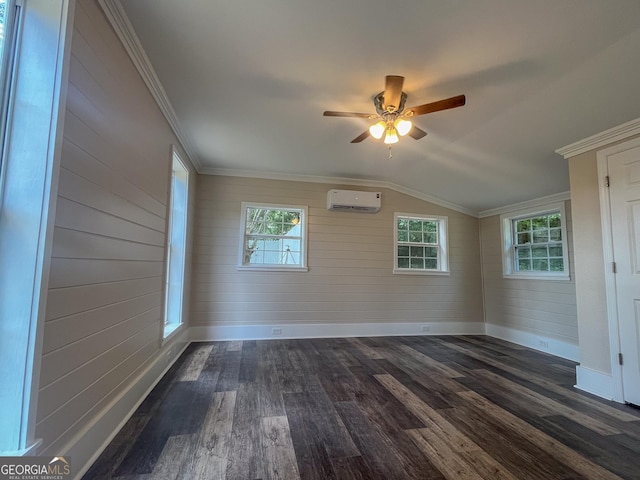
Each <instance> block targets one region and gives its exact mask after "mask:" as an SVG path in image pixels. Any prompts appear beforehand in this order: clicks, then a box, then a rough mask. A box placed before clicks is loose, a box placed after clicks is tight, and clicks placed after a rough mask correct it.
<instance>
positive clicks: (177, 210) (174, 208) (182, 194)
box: [163, 146, 189, 339]
mask: <svg viewBox="0 0 640 480" xmlns="http://www.w3.org/2000/svg"><path fill="white" fill-rule="evenodd" d="M168 212H169V213H168V221H167V223H168V225H167V227H168V228H167V250H166V265H167V267H166V274H165V297H164V298H165V300H164V328H163V338H164V339H167V337H169V335H171V334H172V333H174V332H175V331H176V330H177V329H178V328H179V327H180V326H181V325H182V324H183V319H182V315H183V310H184V306H183V304H184V281H185V264H186V253H187V252H186V249H187V225H188V215H189V169H188V168H187V166H186V165H185V163H184V161H183V160H182V158H180V155H179V154H178V152H177V151H176V149H175V147H173V146H172V148H171V181H170V192H169V209H168Z"/></svg>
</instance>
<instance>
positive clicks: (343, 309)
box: [191, 176, 483, 326]
mask: <svg viewBox="0 0 640 480" xmlns="http://www.w3.org/2000/svg"><path fill="white" fill-rule="evenodd" d="M331 188H346V189H349V188H350V187H349V186H340V185H324V184H313V183H302V182H288V181H279V180H262V179H251V178H241V177H221V176H202V177H200V178H199V188H198V192H197V202H196V209H195V216H196V231H195V236H194V263H193V275H192V280H193V285H194V288H193V290H192V297H191V298H192V302H191V320H192V325H198V326H206V325H233V324H256V325H258V324H262V325H264V324H287V323H301V324H306V323H352V322H356V323H357V322H363V323H364V322H395V321H398V322H424V321H429V322H438V321H449V322H450V321H454V322H456V321H459V322H481V321H482V319H483V317H482V296H481V282H480V261H479V245H478V238H479V233H478V220H477V219H475V218H472V217H469V216H467V215H464V214H461V213H459V212H454V211H451V210H447V209H445V208H443V207H440V206H437V205H432V204H429V203H427V202H424V201H422V200H418V199H415V198H413V197H409V196H407V195H403V194H400V193H398V192H394V191H391V190H383V191H382V209H381V210H380V212H379V213H377V214H358V213H345V212H330V211H328V210H327V209H326V194H327V191H328V190H329V189H331ZM352 188H353V187H352ZM354 189H356V190H358V189H360V190H361V189H362V188H360V187H355V188H354ZM370 190H371V189H370ZM242 201H249V202H265V203H274V204H288V205H304V206H307V207H308V211H309V218H308V220H309V223H308V227H309V228H308V252H309V256H308V266H309V271H308V272H305V273H290V272H249V271H238V269H237V265H238V248H239V234H240V203H241V202H242ZM394 212H406V213H416V214H430V215H446V216H448V217H449V228H448V230H449V250H450V258H449V262H450V268H451V275H450V276H423V275H394V274H393V273H392V270H393V254H394V252H393V250H394V246H393V214H394Z"/></svg>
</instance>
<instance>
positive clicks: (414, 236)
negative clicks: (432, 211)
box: [409, 232, 422, 243]
mask: <svg viewBox="0 0 640 480" xmlns="http://www.w3.org/2000/svg"><path fill="white" fill-rule="evenodd" d="M409 241H410V242H415V243H422V232H409Z"/></svg>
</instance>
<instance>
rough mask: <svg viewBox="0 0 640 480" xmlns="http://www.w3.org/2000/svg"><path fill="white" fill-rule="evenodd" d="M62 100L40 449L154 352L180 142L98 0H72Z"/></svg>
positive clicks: (59, 441) (84, 417) (87, 421)
mask: <svg viewBox="0 0 640 480" xmlns="http://www.w3.org/2000/svg"><path fill="white" fill-rule="evenodd" d="M66 109H67V111H66V121H65V127H64V138H63V144H62V159H61V168H60V175H59V187H58V202H57V209H56V217H55V229H54V235H53V246H52V254H51V255H52V257H51V273H50V281H49V295H48V303H47V312H46V315H45V325H44V338H43V356H42V366H41V371H40V392H39V399H38V414H37V424H36V436H37V437H38V438H42V439H43V445H42V448H41V450H40V453H42V454H48V453H51V454H59V453H60V452H61V451H63V449H65V448H68V446H69V445H70V444H72V442H73V441H74V440H73V439H74V437H76V436H77V435H78V434H80V433H82V432H83V431H84V430H85V429H86V428H87V427H88V426H89V425H91V424H92V423H93V422H95V420H96V418H97V417H96V416H97V415H99V414H100V413H101V410H103V409H104V408H105V407H106V406H107V405H109V403H110V402H111V401H112V400H114V399H115V398H116V397H118V395H119V394H121V393H123V392H124V391H125V389H127V388H128V387H129V386H130V382H131V381H132V379H133V378H135V377H136V376H137V375H138V374H139V373H140V372H142V371H143V370H144V368H145V367H146V365H147V364H148V362H150V361H152V360H154V359H155V358H156V356H157V355H158V354H159V349H160V339H161V335H162V329H163V323H164V321H163V320H164V319H163V313H162V312H163V308H162V307H163V300H162V297H163V289H164V283H163V275H164V268H165V266H164V263H165V257H166V252H165V230H166V227H167V221H166V216H167V200H168V188H169V182H170V164H171V145H172V144H173V145H176V146H177V148H178V150H179V151H181V150H180V147H179V142H178V140H177V138H176V137H175V136H174V135H173V133H172V131H171V128H170V126H169V125H168V123H167V121H166V119H165V118H164V117H163V115H162V113H161V112H160V110H159V108H158V106H157V105H156V103H155V101H154V100H153V98H152V96H151V94H150V93H149V92H148V90H147V88H146V86H145V84H144V82H143V81H142V79H141V78H140V75H139V74H138V72H137V71H136V70H135V68H134V66H133V64H132V63H131V60H130V59H129V57H128V56H127V54H126V52H125V50H124V48H123V46H122V45H121V43H120V41H119V40H118V38H117V36H116V35H115V33H114V32H113V30H112V29H111V27H110V25H109V24H108V23H107V21H106V18H105V16H104V14H103V12H102V11H101V10H100V8H99V6H98V2H96V1H95V0H78V2H77V5H76V10H75V18H74V31H73V41H72V47H71V59H70V73H69V87H68V95H67V104H66ZM181 153H183V152H181ZM183 156H184V155H183ZM185 160H187V159H186V158H185ZM189 168H190V169H191V172H192V177H193V179H194V180H195V174H194V172H193V169H192V168H191V167H189ZM193 188H195V181H194V182H193ZM191 206H193V197H192V198H191ZM188 238H191V235H189V237H188ZM189 252H190V249H189ZM186 292H187V296H188V285H187V287H186ZM187 303H188V302H187ZM67 453H68V454H69V455H71V456H73V451H71V452H67Z"/></svg>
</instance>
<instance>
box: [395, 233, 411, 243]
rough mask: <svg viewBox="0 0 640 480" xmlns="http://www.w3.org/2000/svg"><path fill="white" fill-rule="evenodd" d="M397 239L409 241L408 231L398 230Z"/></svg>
mask: <svg viewBox="0 0 640 480" xmlns="http://www.w3.org/2000/svg"><path fill="white" fill-rule="evenodd" d="M398 241H399V242H408V241H409V233H407V232H406V231H404V232H401V231H398Z"/></svg>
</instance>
